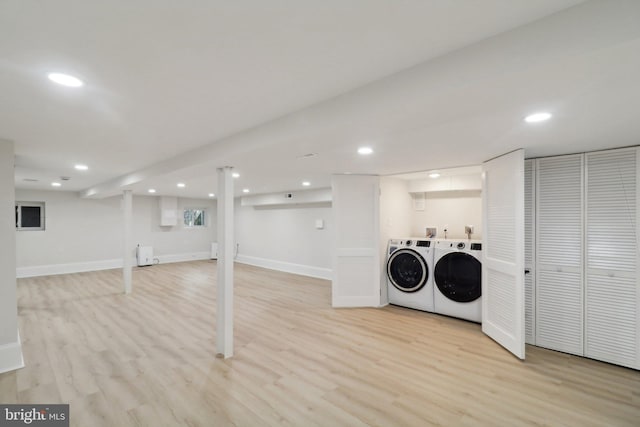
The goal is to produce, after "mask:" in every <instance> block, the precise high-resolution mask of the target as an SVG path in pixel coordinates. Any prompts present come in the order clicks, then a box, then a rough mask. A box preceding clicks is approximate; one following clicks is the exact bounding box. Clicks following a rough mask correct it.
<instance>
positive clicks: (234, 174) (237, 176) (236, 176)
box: [231, 172, 240, 178]
mask: <svg viewBox="0 0 640 427" xmlns="http://www.w3.org/2000/svg"><path fill="white" fill-rule="evenodd" d="M231 176H232V177H234V178H240V174H239V173H238V172H234V173H232V174H231Z"/></svg>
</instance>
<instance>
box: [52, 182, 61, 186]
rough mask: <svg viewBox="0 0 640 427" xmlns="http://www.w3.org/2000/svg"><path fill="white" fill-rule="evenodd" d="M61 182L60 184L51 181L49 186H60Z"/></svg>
mask: <svg viewBox="0 0 640 427" xmlns="http://www.w3.org/2000/svg"><path fill="white" fill-rule="evenodd" d="M61 185H62V184H60V183H59V182H52V183H51V186H52V187H60V186H61Z"/></svg>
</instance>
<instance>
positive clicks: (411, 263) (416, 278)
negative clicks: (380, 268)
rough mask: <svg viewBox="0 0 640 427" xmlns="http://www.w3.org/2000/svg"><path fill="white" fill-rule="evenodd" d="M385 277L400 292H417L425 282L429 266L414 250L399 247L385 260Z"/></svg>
mask: <svg viewBox="0 0 640 427" xmlns="http://www.w3.org/2000/svg"><path fill="white" fill-rule="evenodd" d="M387 277H388V278H389V281H390V282H391V283H392V284H393V286H394V287H395V288H396V289H398V290H400V291H402V292H407V293H410V292H417V291H419V290H420V289H422V287H423V286H424V285H425V284H426V283H427V279H428V278H429V268H428V267H427V263H426V262H425V261H424V258H422V256H421V255H420V254H419V253H417V252H416V251H414V250H411V249H399V250H397V251H395V252H394V253H393V254H391V256H390V257H389V261H387Z"/></svg>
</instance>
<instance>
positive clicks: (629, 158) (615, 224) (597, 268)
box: [584, 148, 640, 368]
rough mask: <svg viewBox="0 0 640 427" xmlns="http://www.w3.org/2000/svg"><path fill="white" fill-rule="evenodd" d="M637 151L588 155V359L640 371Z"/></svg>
mask: <svg viewBox="0 0 640 427" xmlns="http://www.w3.org/2000/svg"><path fill="white" fill-rule="evenodd" d="M637 168H638V149H637V148H631V149H621V150H611V151H604V152H597V153H587V154H586V204H585V213H586V229H585V239H586V251H585V256H586V269H585V272H586V277H585V306H584V309H585V329H584V332H585V356H587V357H592V358H594V359H599V360H604V361H607V362H612V363H617V364H620V365H624V366H629V367H635V368H640V343H639V341H640V338H639V333H640V326H639V325H640V309H639V307H640V292H639V286H638V270H637V268H638V245H637V227H638V222H637V215H638V200H639V197H638V189H639V186H638V184H637V180H638V173H637Z"/></svg>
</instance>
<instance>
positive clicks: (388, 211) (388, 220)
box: [380, 177, 424, 305]
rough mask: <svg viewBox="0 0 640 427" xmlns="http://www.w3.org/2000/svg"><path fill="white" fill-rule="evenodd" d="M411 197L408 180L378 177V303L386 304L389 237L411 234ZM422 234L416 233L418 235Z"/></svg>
mask: <svg viewBox="0 0 640 427" xmlns="http://www.w3.org/2000/svg"><path fill="white" fill-rule="evenodd" d="M412 206H413V202H412V198H411V194H409V188H408V181H407V180H403V179H399V178H391V177H382V178H380V249H381V253H380V260H381V263H380V265H381V271H380V289H381V290H382V295H381V298H380V304H381V305H386V304H387V303H388V299H387V271H386V266H387V246H388V242H389V239H398V238H403V237H411V236H412V233H411V232H412ZM422 235H424V234H419V235H416V237H420V236H422Z"/></svg>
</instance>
